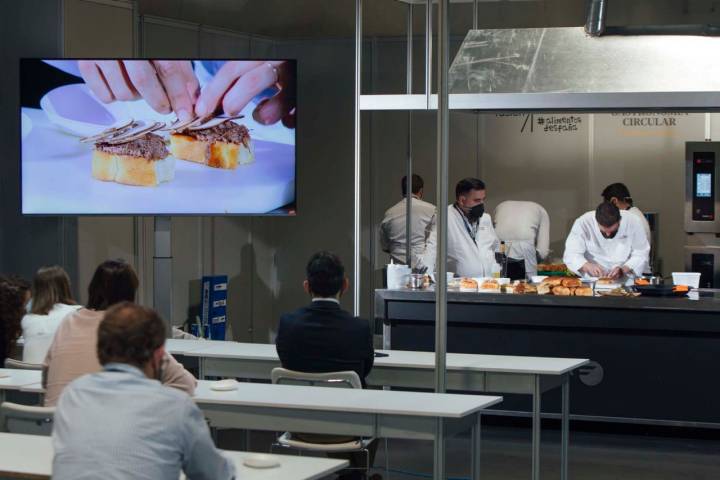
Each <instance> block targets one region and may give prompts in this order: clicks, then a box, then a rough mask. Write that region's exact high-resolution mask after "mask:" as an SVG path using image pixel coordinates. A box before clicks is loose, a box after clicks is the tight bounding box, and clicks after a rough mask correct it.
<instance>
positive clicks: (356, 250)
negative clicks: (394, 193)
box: [353, 0, 362, 316]
mask: <svg viewBox="0 0 720 480" xmlns="http://www.w3.org/2000/svg"><path fill="white" fill-rule="evenodd" d="M361 59H362V0H355V170H354V171H355V205H354V212H353V222H354V223H353V239H354V245H353V266H354V271H353V314H354V315H355V316H359V315H360V93H361V90H360V87H361V84H360V66H361Z"/></svg>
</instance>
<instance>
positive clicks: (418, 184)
mask: <svg viewBox="0 0 720 480" xmlns="http://www.w3.org/2000/svg"><path fill="white" fill-rule="evenodd" d="M424 186H425V182H423V179H422V177H421V176H420V175H416V174H413V176H412V185H411V186H410V188H412V193H413V195H417V194H418V192H419V191H420V190H422V189H423V187H424ZM400 188H401V189H402V194H403V197H404V196H405V195H407V175H405V176H404V177H403V178H402V180H401V181H400Z"/></svg>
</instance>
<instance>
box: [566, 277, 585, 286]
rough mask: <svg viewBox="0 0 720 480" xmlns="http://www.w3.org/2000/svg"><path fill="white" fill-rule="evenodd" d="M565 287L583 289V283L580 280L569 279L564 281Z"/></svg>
mask: <svg viewBox="0 0 720 480" xmlns="http://www.w3.org/2000/svg"><path fill="white" fill-rule="evenodd" d="M562 286H563V287H582V282H581V281H580V279H579V278H572V277H567V278H563V279H562Z"/></svg>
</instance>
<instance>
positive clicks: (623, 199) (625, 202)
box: [602, 183, 652, 244]
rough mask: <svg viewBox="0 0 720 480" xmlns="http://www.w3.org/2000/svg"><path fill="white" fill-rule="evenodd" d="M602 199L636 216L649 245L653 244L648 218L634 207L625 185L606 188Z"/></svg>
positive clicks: (617, 184)
mask: <svg viewBox="0 0 720 480" xmlns="http://www.w3.org/2000/svg"><path fill="white" fill-rule="evenodd" d="M602 197H603V199H604V200H605V201H606V202H610V203H612V204H613V205H615V206H616V207H618V208H619V209H620V210H624V211H626V212H628V213H632V214H633V215H635V216H636V217H637V218H638V219H639V220H640V223H641V224H642V227H643V230H644V231H645V237H647V241H648V243H650V244H651V243H652V240H651V238H650V224H649V223H648V221H647V218H645V215H643V212H642V211H641V210H640V209H639V208H638V207H636V206H634V205H633V199H632V196H631V195H630V190H628V187H626V186H625V184H624V183H613V184H610V185H608V186H607V187H605V190H603V191H602Z"/></svg>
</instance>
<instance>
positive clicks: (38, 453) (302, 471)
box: [0, 433, 348, 480]
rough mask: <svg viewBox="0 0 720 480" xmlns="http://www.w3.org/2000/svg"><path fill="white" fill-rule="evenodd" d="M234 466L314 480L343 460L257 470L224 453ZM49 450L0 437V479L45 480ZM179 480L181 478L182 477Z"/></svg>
mask: <svg viewBox="0 0 720 480" xmlns="http://www.w3.org/2000/svg"><path fill="white" fill-rule="evenodd" d="M223 455H225V456H226V457H228V458H230V459H231V460H232V461H233V462H234V463H235V468H236V471H237V478H238V479H242V480H314V479H316V478H320V477H324V476H326V475H330V474H332V473H333V472H337V471H339V470H342V469H343V468H345V467H346V466H347V465H348V462H347V460H336V459H326V458H315V457H298V456H291V455H272V456H273V457H275V458H276V459H277V460H278V461H279V462H280V466H279V467H274V468H266V469H257V468H249V467H246V466H245V465H243V460H244V459H245V458H247V457H248V456H251V455H253V453H251V452H235V451H229V450H224V451H223ZM52 459H53V448H52V441H51V438H50V437H43V436H39V435H21V434H14V433H0V476H3V477H10V478H24V479H26V478H32V479H48V478H50V476H51V474H52ZM181 478H185V476H184V475H182V476H181Z"/></svg>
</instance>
